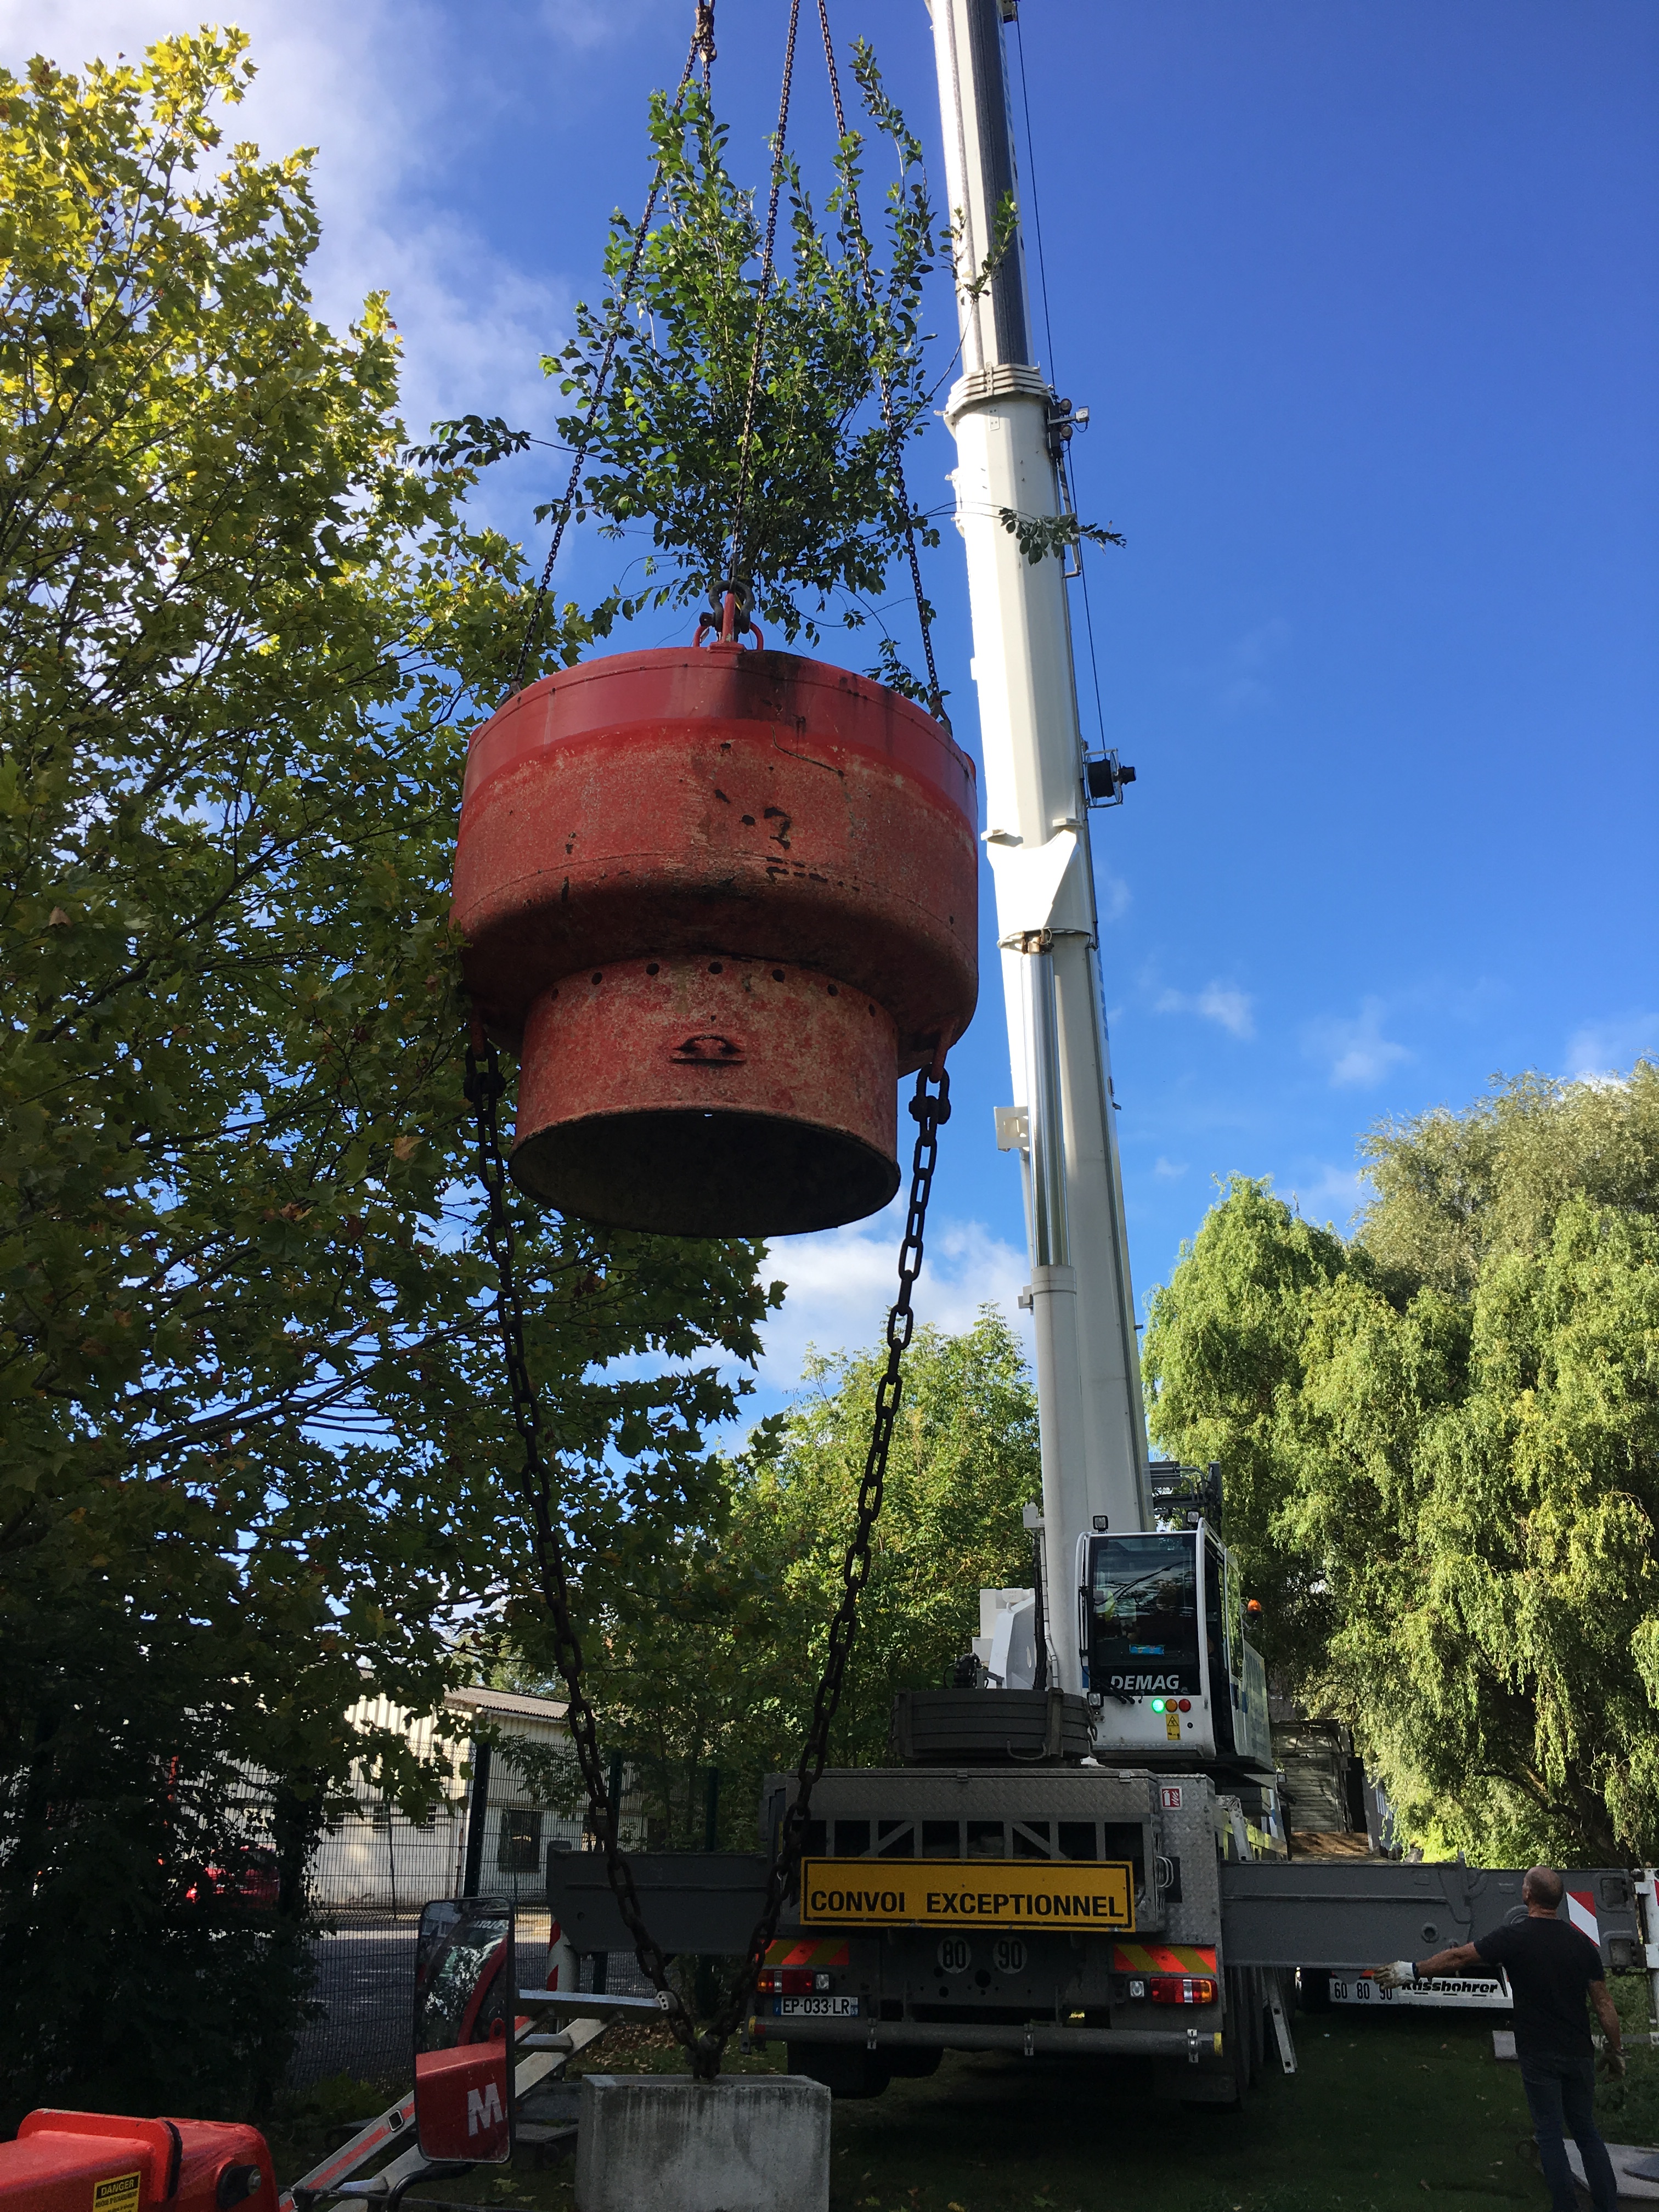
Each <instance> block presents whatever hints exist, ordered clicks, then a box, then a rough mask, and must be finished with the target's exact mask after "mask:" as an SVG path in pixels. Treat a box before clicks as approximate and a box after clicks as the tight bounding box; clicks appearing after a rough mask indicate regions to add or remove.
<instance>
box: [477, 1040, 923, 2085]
mask: <svg viewBox="0 0 1659 2212" xmlns="http://www.w3.org/2000/svg"><path fill="white" fill-rule="evenodd" d="M944 1062H945V1047H944V1041H943V1040H941V1041H940V1045H939V1053H938V1055H937V1058H936V1059H935V1060H934V1063H933V1067H932V1068H931V1069H930V1068H927V1067H923V1068H922V1069H921V1071H920V1073H918V1074H917V1077H916V1088H915V1096H914V1097H912V1099H911V1101H910V1113H911V1115H912V1117H913V1119H914V1120H915V1124H916V1141H915V1152H914V1153H913V1154H912V1158H911V1164H910V1197H909V1205H908V1210H907V1212H906V1214H905V1218H904V1237H903V1241H902V1243H901V1244H900V1246H899V1261H898V1279H899V1291H898V1297H897V1298H896V1300H895V1301H894V1303H893V1304H892V1306H891V1307H890V1310H889V1311H888V1315H887V1364H886V1366H885V1368H884V1370H883V1372H882V1376H881V1380H880V1382H879V1383H878V1385H877V1388H876V1402H875V1409H874V1413H873V1417H872V1422H871V1429H870V1444H869V1449H868V1450H867V1451H866V1454H865V1458H864V1474H863V1477H862V1479H861V1480H860V1484H859V1502H858V1513H857V1516H856V1517H855V1519H854V1526H853V1535H852V1540H851V1541H850V1542H849V1543H848V1547H847V1554H846V1557H845V1559H844V1560H843V1561H842V1595H841V1601H840V1603H839V1604H838V1605H837V1607H836V1611H835V1614H834V1616H833V1618H832V1619H831V1620H830V1623H829V1649H828V1650H827V1652H826V1654H825V1657H824V1662H823V1674H822V1676H821V1677H820V1679H819V1682H818V1686H817V1693H816V1695H815V1696H814V1698H813V1700H812V1720H811V1727H810V1728H809V1729H807V1732H806V1742H805V1747H803V1749H802V1752H801V1755H800V1764H799V1766H798V1767H797V1769H796V1771H795V1796H794V1802H793V1804H791V1806H790V1807H789V1809H788V1811H787V1813H786V1814H784V1818H783V1825H782V1828H781V1832H780V1834H779V1837H778V1842H777V1848H776V1850H775V1852H774V1855H773V1859H772V1864H771V1868H770V1870H769V1874H768V1877H767V1885H766V1896H765V1901H764V1903H763V1906H762V1909H761V1916H760V1918H759V1920H758V1921H757V1923H756V1926H755V1930H754V1933H753V1934H752V1936H750V1939H749V1948H748V1951H747V1953H746V1954H745V1955H744V1964H743V1969H742V1972H740V1973H739V1975H738V1980H737V1984H736V1985H735V1987H734V1988H733V1990H732V1992H731V1994H730V1996H728V1997H727V1998H726V2002H725V2003H724V2005H722V2006H721V2008H720V2011H719V2012H718V2013H717V2014H716V2015H715V2016H714V2020H713V2021H711V2022H710V2024H709V2026H708V2027H707V2028H706V2029H705V2030H704V2031H703V2032H702V2034H701V2035H700V2034H698V2033H697V2031H696V2022H695V2021H693V2020H692V2018H691V2016H690V2013H689V2012H688V2010H687V2008H686V2006H685V2003H684V2000H683V1999H682V1998H681V1996H679V1994H678V1991H677V1990H673V1989H671V1987H670V1985H669V1981H668V1960H667V1959H666V1957H665V1955H664V1953H663V1951H662V1948H661V1947H660V1945H659V1943H658V1942H656V1940H655V1938H654V1937H653V1936H652V1934H651V1932H650V1930H649V1929H647V1926H646V1924H645V1920H644V1917H643V1916H642V1914H641V1911H640V1900H639V1893H638V1891H637V1890H636V1889H635V1885H634V1876H633V1872H632V1869H630V1868H629V1863H628V1860H627V1858H626V1857H624V1855H623V1852H622V1851H621V1850H619V1849H618V1847H617V1820H616V1817H615V1810H614V1808H612V1807H611V1802H610V1796H609V1793H608V1790H607V1788H606V1784H605V1771H604V1767H603V1765H602V1763H601V1760H600V1757H599V1725H598V1722H597V1720H596V1718H595V1717H594V1712H593V1708H592V1705H590V1703H589V1702H588V1698H587V1692H586V1689H585V1688H584V1686H583V1683H582V1654H581V1644H580V1641H579V1639H578V1638H577V1635H576V1631H575V1627H574V1624H573V1622H572V1620H571V1617H570V1583H569V1575H568V1569H567V1567H566V1564H565V1556H564V1544H563V1539H562V1536H561V1534H560V1532H559V1528H558V1524H557V1522H556V1519H555V1517H554V1514H553V1510H552V1481H551V1471H550V1468H549V1466H548V1463H547V1461H546V1459H545V1457H544V1454H543V1451H542V1443H541V1415H540V1411H539V1408H538V1404H537V1399H536V1389H535V1385H534V1383H532V1380H531V1376H530V1369H529V1365H528V1364H527V1362H526V1358H525V1349H524V1306H523V1303H522V1301H521V1299H520V1294H519V1288H518V1281H517V1276H516V1273H515V1270H514V1267H513V1221H512V1216H511V1213H510V1212H509V1211H508V1207H507V1163H506V1161H505V1159H504V1158H503V1157H502V1153H501V1125H500V1121H499V1118H498V1116H497V1113H496V1107H497V1103H498V1102H499V1100H500V1098H501V1094H502V1092H503V1091H504V1090H505V1089H506V1084H505V1081H504V1079H503V1078H502V1075H501V1069H500V1066H498V1064H497V1061H496V1058H495V1046H494V1045H493V1044H490V1043H489V1042H488V1041H487V1040H486V1039H485V1038H484V1037H483V1030H482V1025H481V1024H474V1028H473V1033H472V1036H471V1039H470V1041H469V1042H468V1045H467V1051H466V1097H467V1100H468V1103H470V1104H471V1106H472V1108H473V1109H474V1111H475V1112H476V1114H477V1123H478V1175H479V1179H480V1181H481V1182H483V1187H484V1194H485V1196H486V1198H487V1200H488V1201H489V1203H488V1206H487V1210H486V1212H485V1216H484V1236H485V1241H486V1243H488V1245H489V1256H490V1260H491V1261H492V1263H493V1265H494V1267H495V1279H496V1285H497V1289H496V1296H495V1313H496V1318H497V1320H498V1322H499V1323H500V1327H501V1345H502V1349H503V1351H504V1352H505V1354H506V1360H507V1389H508V1393H509V1395H510V1397H511V1399H512V1405H513V1426H514V1427H515V1428H516V1429H517V1431H518V1433H519V1441H520V1444H521V1445H522V1447H523V1450H524V1487H525V1504H526V1508H527V1510H528V1513H529V1519H530V1528H531V1536H532V1543H533V1545H534V1548H535V1554H536V1571H537V1578H538V1582H539V1583H540V1586H541V1593H542V1598H543V1601H544V1604H545V1605H546V1607H547V1611H548V1616H549V1618H550V1620H551V1621H552V1624H553V1656H554V1662H555V1664H556V1666H557V1668H558V1670H559V1674H560V1677H561V1679H562V1681H563V1683H564V1686H565V1692H566V1695H567V1697H568V1699H569V1711H568V1726H569V1729H570V1736H571V1741H572V1742H573V1744H574V1746H575V1751H576V1763H577V1765H578V1767H579V1768H580V1772H581V1777H582V1780H583V1783H584V1784H585V1785H586V1790H587V1800H588V1805H589V1808H590V1810H591V1813H592V1824H593V1829H594V1832H595V1833H596V1835H597V1836H598V1837H599V1841H600V1844H601V1845H602V1847H603V1849H604V1851H605V1877H606V1879H607V1881H609V1882H610V1884H611V1894H612V1896H613V1897H614V1898H615V1899H616V1900H617V1910H618V1911H619V1912H620V1913H621V1915H622V1917H623V1925H624V1926H625V1927H626V1928H627V1929H628V1932H629V1935H630V1936H632V1937H633V1938H634V1955H635V1958H636V1959H637V1960H639V1962H640V1966H641V1969H642V1970H643V1971H644V1972H645V1973H646V1974H647V1976H648V1978H650V1981H651V1984H652V1986H653V1988H654V1989H655V1990H656V1992H657V2002H658V2003H659V2005H660V2006H661V2007H662V2008H663V2011H664V2013H665V2015H666V2017H667V2021H668V2025H669V2026H670V2027H671V2028H672V2030H673V2032H674V2033H675V2035H676V2036H677V2037H678V2039H679V2041H680V2042H681V2043H682V2044H683V2045H684V2048H685V2051H686V2053H687V2056H688V2057H689V2058H690V2062H691V2069H692V2072H693V2073H694V2074H695V2075H697V2076H698V2078H699V2079H701V2080H703V2081H709V2080H712V2079H713V2078H714V2075H717V2074H718V2073H719V2071H720V2055H721V2053H722V2051H724V2050H725V2047H726V2043H727V2041H728V2039H730V2037H731V2035H732V2031H733V2029H734V2028H735V2027H737V2026H738V2022H739V2021H741V2020H742V2018H743V2016H744V2013H745V2011H746V2010H747V2008H748V2006H749V2002H750V1998H751V1997H752V1996H753V1995H754V1991H755V1984H756V1982H757V1978H758V1977H759V1974H760V1971H761V1968H762V1966H763V1965H764V1964H765V1962H766V1954H767V1951H768V1949H769V1948H770V1945H771V1942H772V1939H773V1937H774V1936H775V1934H776V1933H777V1926H778V1917H779V1915H780V1914H781V1912H782V1911H783V1906H784V1901H785V1899H786V1898H787V1895H788V1893H789V1892H790V1889H791V1887H793V1883H794V1881H795V1877H796V1874H797V1872H798V1869H799V1865H800V1856H801V1846H802V1844H803V1843H804V1841H805V1835H806V1826H807V1821H808V1819H809V1817H810V1813H811V1799H812V1791H813V1790H814V1788H815V1787H816V1785H817V1779H818V1777H819V1776H820V1775H821V1774H822V1773H823V1769H824V1765H825V1763H826V1761H827V1760H828V1759H829V1730H830V1728H831V1727H832V1725H833V1724H834V1722H835V1717H836V1710H837V1708H838V1707H839V1705H840V1704H841V1696H842V1686H843V1685H844V1683H845V1680H846V1677H847V1667H848V1661H849V1660H850V1659H851V1657H852V1655H853V1644H854V1637H855V1635H856V1632H857V1627H858V1602H859V1597H860V1594H861V1592H862V1591H863V1589H864V1586H865V1584H866V1583H867V1582H868V1581H869V1579H870V1540H871V1537H872V1534H874V1531H875V1526H876V1522H877V1519H878V1516H879V1515H880V1512H881V1504H882V1494H883V1491H884V1487H885V1485H886V1480H887V1459H888V1455H889V1453H890V1451H891V1449H892V1444H893V1431H894V1428H895V1425H896V1423H897V1420H898V1411H899V1401H900V1399H901V1396H902V1391H903V1377H902V1372H901V1362H902V1359H903V1357H904V1352H905V1347H906V1346H908V1343H909V1341H910V1339H911V1336H912V1334H914V1332H915V1310H914V1309H913V1307H912V1305H911V1293H912V1291H914V1290H915V1285H916V1280H917V1278H918V1277H919V1276H920V1275H921V1262H922V1251H923V1243H922V1239H923V1234H924V1231H926V1228H927V1201H928V1199H929V1197H930V1196H931V1195H932V1193H933V1171H934V1170H935V1168H936V1167H937V1166H938V1164H939V1130H940V1128H941V1127H943V1126H944V1124H945V1122H946V1121H949V1120H950V1118H951V1079H950V1077H949V1076H948V1075H947V1074H946V1073H945V1065H944Z"/></svg>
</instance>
